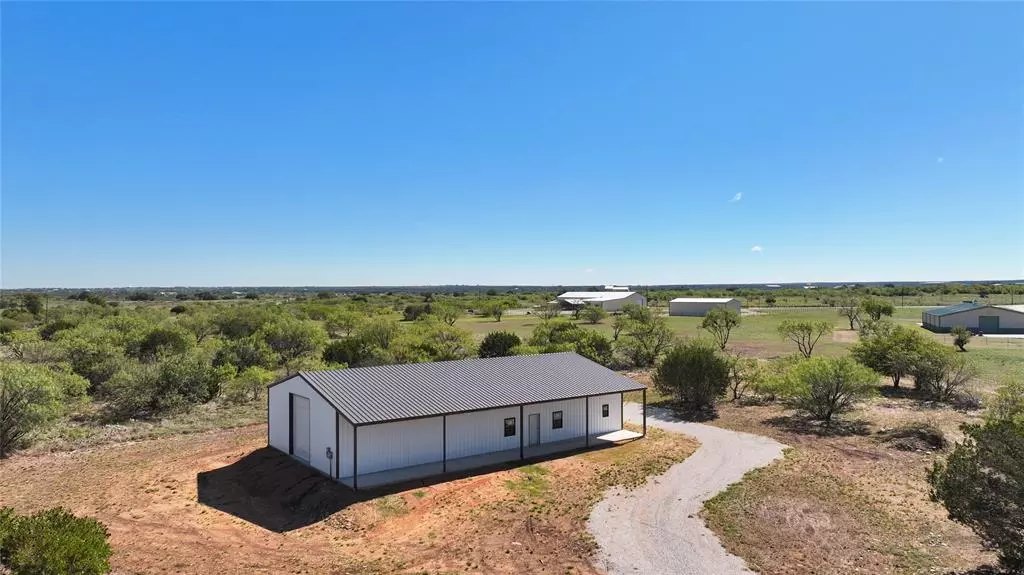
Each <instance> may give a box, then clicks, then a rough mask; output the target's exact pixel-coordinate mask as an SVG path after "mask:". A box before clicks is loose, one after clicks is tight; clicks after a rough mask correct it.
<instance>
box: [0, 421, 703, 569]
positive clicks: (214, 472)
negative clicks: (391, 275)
mask: <svg viewBox="0 0 1024 575" xmlns="http://www.w3.org/2000/svg"><path fill="white" fill-rule="evenodd" d="M265 445H266V427H265V426H264V425H254V426H249V427H242V428H238V429H233V430H223V431H214V432H208V433H202V434H197V435H187V436H186V435H179V436H175V437H166V438H160V439H154V440H148V441H139V442H130V443H121V444H116V445H108V446H105V447H99V448H93V449H87V450H81V451H77V452H72V453H60V454H46V455H25V454H22V455H17V456H15V457H14V458H12V459H10V460H7V461H4V462H3V464H2V465H0V485H3V486H4V489H3V490H0V506H4V505H11V506H13V507H14V508H15V509H17V510H18V511H20V512H30V511H34V510H38V509H40V508H42V507H50V506H54V505H64V506H67V507H69V508H71V509H72V510H73V511H74V512H75V513H78V514H84V515H89V516H92V517H96V518H97V519H99V520H100V521H102V522H104V523H105V524H106V525H107V526H108V527H109V529H110V533H111V544H112V546H113V549H114V555H113V558H112V565H113V567H114V571H115V572H116V573H125V574H127V573H175V574H178V573H201V574H206V573H211V572H217V573H224V574H228V573H254V572H259V573H344V574H352V575H369V574H383V573H467V572H468V573H544V572H547V573H594V570H593V568H592V567H591V566H590V563H589V558H590V555H591V553H592V551H593V543H592V542H591V540H590V538H589V537H588V536H587V535H586V532H585V522H586V519H587V517H588V516H589V512H590V508H591V507H592V506H593V505H594V503H595V502H596V501H597V500H598V499H599V498H600V496H601V494H602V493H603V492H604V490H605V489H606V488H607V487H610V486H614V485H622V486H626V487H629V486H635V485H639V484H641V483H643V482H644V481H646V479H647V477H648V476H650V475H655V474H658V473H661V472H663V471H665V470H666V469H667V468H668V467H669V466H671V465H673V464H674V463H676V462H679V461H681V460H683V459H684V458H685V457H687V456H688V455H689V454H690V453H692V452H693V450H694V449H695V448H696V444H695V443H694V442H693V441H691V440H688V439H686V438H684V437H682V436H679V435H676V434H669V433H662V432H660V431H659V430H651V433H650V434H649V435H648V437H647V438H646V439H645V440H643V441H635V442H632V443H627V444H624V445H621V446H616V447H611V448H606V449H602V450H597V451H590V452H584V453H577V454H575V455H570V456H568V457H562V458H557V459H552V460H549V461H543V462H540V463H533V464H529V465H526V466H522V467H518V468H517V467H512V468H503V469H499V470H497V471H493V472H488V473H479V474H476V475H468V476H464V477H461V478H455V479H453V480H449V481H445V482H439V483H434V484H422V485H409V486H404V487H400V488H397V489H393V490H390V491H378V492H368V493H360V494H358V495H357V494H354V493H353V492H352V491H350V490H348V489H346V488H344V487H342V486H339V485H337V484H335V483H333V482H332V481H330V480H329V479H325V478H323V477H321V476H320V475H318V474H317V473H316V472H314V471H312V470H310V469H308V468H306V467H304V466H301V465H299V464H297V463H295V462H294V461H292V460H291V459H290V458H288V457H286V456H284V455H281V454H279V453H277V452H275V451H273V450H270V449H267V448H266V447H264V446H265Z"/></svg>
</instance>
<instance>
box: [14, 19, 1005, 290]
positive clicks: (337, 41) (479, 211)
mask: <svg viewBox="0 0 1024 575" xmlns="http://www.w3.org/2000/svg"><path fill="white" fill-rule="evenodd" d="M1022 29H1024V4H1019V3H1016V4H1011V3H1002V4H977V3H901V4H890V3H748V4H735V3H699V4H698V3H692V4H691V3H674V4H672V3H660V4H658V3H642V4H636V3H596V4H577V3H552V4H537V3H486V4H483V3H481V4H469V3H421V4H382V3H362V4H337V3H290V4H285V3H276V4H275V3H107V4H91V3H70V4H55V3H48V4H43V3H16V4H11V3H5V5H4V9H3V15H2V102H0V103H2V124H0V126H2V129H0V131H2V186H3V189H2V203H0V208H2V229H0V234H2V244H3V245H2V266H0V269H2V277H0V282H2V285H3V286H4V287H8V288H18V287H40V286H66V287H96V286H139V285H397V284H444V283H468V284H599V283H612V282H615V283H633V284H636V283H646V284H651V283H717V282H784V281H830V280H832V281H856V280H861V281H870V280H941V279H985V278H1001V279H1006V278H1013V277H1018V278H1019V277H1021V276H1024V234H1022V232H1021V227H1022V223H1024V63H1022V62H1024V60H1022V58H1021V55H1022V54H1024V34H1021V33H1020V31H1021V30H1022ZM733 200H735V201H733Z"/></svg>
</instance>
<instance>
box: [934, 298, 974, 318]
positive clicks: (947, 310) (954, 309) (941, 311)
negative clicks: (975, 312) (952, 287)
mask: <svg viewBox="0 0 1024 575" xmlns="http://www.w3.org/2000/svg"><path fill="white" fill-rule="evenodd" d="M979 307H985V304H983V303H975V302H970V301H966V302H964V303H958V304H956V305H950V306H946V307H940V308H936V309H930V310H928V311H927V312H926V313H930V314H931V315H937V316H943V315H950V314H954V313H960V312H964V311H971V310H972V309H978V308H979Z"/></svg>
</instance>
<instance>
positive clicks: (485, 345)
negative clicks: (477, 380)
mask: <svg viewBox="0 0 1024 575" xmlns="http://www.w3.org/2000/svg"><path fill="white" fill-rule="evenodd" d="M522 343H523V342H522V340H521V339H519V336H518V335H516V334H514V333H512V332H510V331H492V332H490V333H488V334H487V335H485V336H484V339H483V341H481V342H480V350H479V354H480V357H505V356H509V355H513V353H512V350H513V349H514V348H515V347H516V346H518V345H522Z"/></svg>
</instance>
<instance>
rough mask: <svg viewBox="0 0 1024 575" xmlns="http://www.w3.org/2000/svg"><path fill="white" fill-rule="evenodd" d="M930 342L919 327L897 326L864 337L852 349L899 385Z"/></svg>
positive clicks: (896, 385)
mask: <svg viewBox="0 0 1024 575" xmlns="http://www.w3.org/2000/svg"><path fill="white" fill-rule="evenodd" d="M928 343H929V341H928V340H927V339H925V336H924V335H922V334H921V333H920V332H919V331H918V330H916V329H913V328H909V327H906V326H896V327H893V328H892V329H890V330H886V331H882V332H880V333H876V334H874V335H869V336H867V337H864V338H863V339H861V341H860V343H858V344H856V345H854V346H853V348H852V349H851V350H850V351H851V353H852V354H853V357H854V358H855V359H856V360H857V361H858V362H860V363H861V364H863V365H865V366H867V367H869V368H871V369H873V370H875V371H877V372H878V373H881V374H883V375H887V376H889V377H890V378H892V385H893V387H897V388H898V387H899V386H900V381H901V380H902V379H903V376H905V375H908V374H910V373H911V372H912V371H913V369H914V365H916V364H917V362H918V359H919V358H920V355H921V352H922V349H923V348H924V347H925V346H926V345H928Z"/></svg>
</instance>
